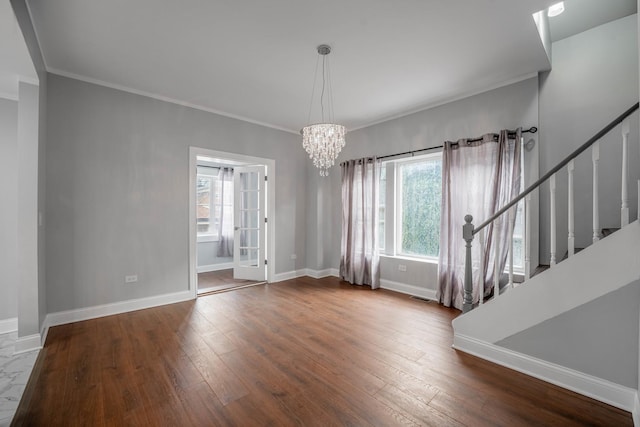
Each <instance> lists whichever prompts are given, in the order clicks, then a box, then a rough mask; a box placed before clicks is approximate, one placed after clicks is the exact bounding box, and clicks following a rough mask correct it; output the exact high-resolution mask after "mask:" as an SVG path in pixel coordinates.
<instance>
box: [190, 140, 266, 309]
mask: <svg viewBox="0 0 640 427" xmlns="http://www.w3.org/2000/svg"><path fill="white" fill-rule="evenodd" d="M198 156H206V157H210V158H212V159H220V160H221V161H223V160H226V161H233V162H238V163H241V164H243V165H251V164H254V165H256V164H260V165H265V166H266V168H267V172H266V174H267V177H268V178H267V179H268V181H267V183H268V184H267V282H272V281H273V278H274V277H275V267H276V266H275V254H276V242H275V240H276V239H275V238H274V236H275V210H276V188H275V187H276V186H275V182H276V162H275V160H273V159H266V158H263V157H254V156H246V155H244V154H236V153H228V152H224V151H216V150H210V149H208V148H200V147H189V291H191V294H192V296H193V298H196V297H197V295H198V272H197V253H196V247H197V246H196V245H197V243H198V242H197V233H196V174H197V172H196V169H197V161H198V160H197V159H198Z"/></svg>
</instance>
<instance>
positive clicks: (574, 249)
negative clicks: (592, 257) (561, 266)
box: [562, 248, 584, 261]
mask: <svg viewBox="0 0 640 427" xmlns="http://www.w3.org/2000/svg"><path fill="white" fill-rule="evenodd" d="M583 249H584V248H573V254H574V255H575V254H577V253H578V252H580V251H581V250H583ZM567 258H569V251H567V252H565V253H564V256H563V257H562V261H564V260H565V259H567Z"/></svg>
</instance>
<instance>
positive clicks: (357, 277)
mask: <svg viewBox="0 0 640 427" xmlns="http://www.w3.org/2000/svg"><path fill="white" fill-rule="evenodd" d="M380 165H381V164H380V161H379V160H377V159H376V158H375V157H373V158H363V159H357V160H349V161H346V162H343V163H342V164H341V165H340V166H341V169H342V242H341V246H340V278H341V279H343V280H345V281H347V282H349V283H353V284H356V285H369V286H371V288H372V289H376V288H378V287H379V286H380V254H379V249H378V248H379V244H378V198H379V182H380V180H379V178H380Z"/></svg>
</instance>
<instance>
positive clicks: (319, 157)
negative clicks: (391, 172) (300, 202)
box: [300, 45, 347, 176]
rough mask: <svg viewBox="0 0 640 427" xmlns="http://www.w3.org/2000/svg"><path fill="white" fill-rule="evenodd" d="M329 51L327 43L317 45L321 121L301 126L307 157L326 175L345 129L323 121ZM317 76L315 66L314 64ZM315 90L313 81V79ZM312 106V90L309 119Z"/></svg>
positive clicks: (329, 85)
mask: <svg viewBox="0 0 640 427" xmlns="http://www.w3.org/2000/svg"><path fill="white" fill-rule="evenodd" d="M330 52H331V47H330V46H328V45H320V46H318V54H319V55H321V56H322V92H321V95H320V109H321V112H322V113H321V114H322V117H321V118H322V123H316V124H310V125H307V126H305V127H303V128H302V130H301V131H300V133H301V134H302V147H304V149H305V150H306V152H307V153H308V154H309V158H310V159H311V160H313V165H314V166H315V167H317V168H318V169H320V176H328V175H329V168H331V167H332V166H333V165H334V163H335V160H336V158H337V157H338V154H340V151H342V148H343V147H344V146H345V134H346V133H347V132H346V129H345V127H344V126H342V125H338V124H335V123H324V96H325V83H326V82H325V76H326V80H327V81H328V80H329V78H328V76H329V72H328V67H326V65H325V59H326V56H327V55H328V54H329V53H330ZM316 76H317V66H316ZM327 86H328V94H327V98H328V108H327V109H328V113H329V114H328V115H329V121H332V115H333V105H332V94H331V82H330V81H329V84H328V85H327ZM314 91H315V81H314ZM312 106H313V92H312V93H311V106H310V107H309V119H310V118H311V107H312Z"/></svg>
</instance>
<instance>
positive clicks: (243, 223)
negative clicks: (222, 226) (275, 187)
mask: <svg viewBox="0 0 640 427" xmlns="http://www.w3.org/2000/svg"><path fill="white" fill-rule="evenodd" d="M259 218H260V211H259V210H258V209H254V210H243V211H240V223H239V224H238V227H240V228H258V225H259Z"/></svg>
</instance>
